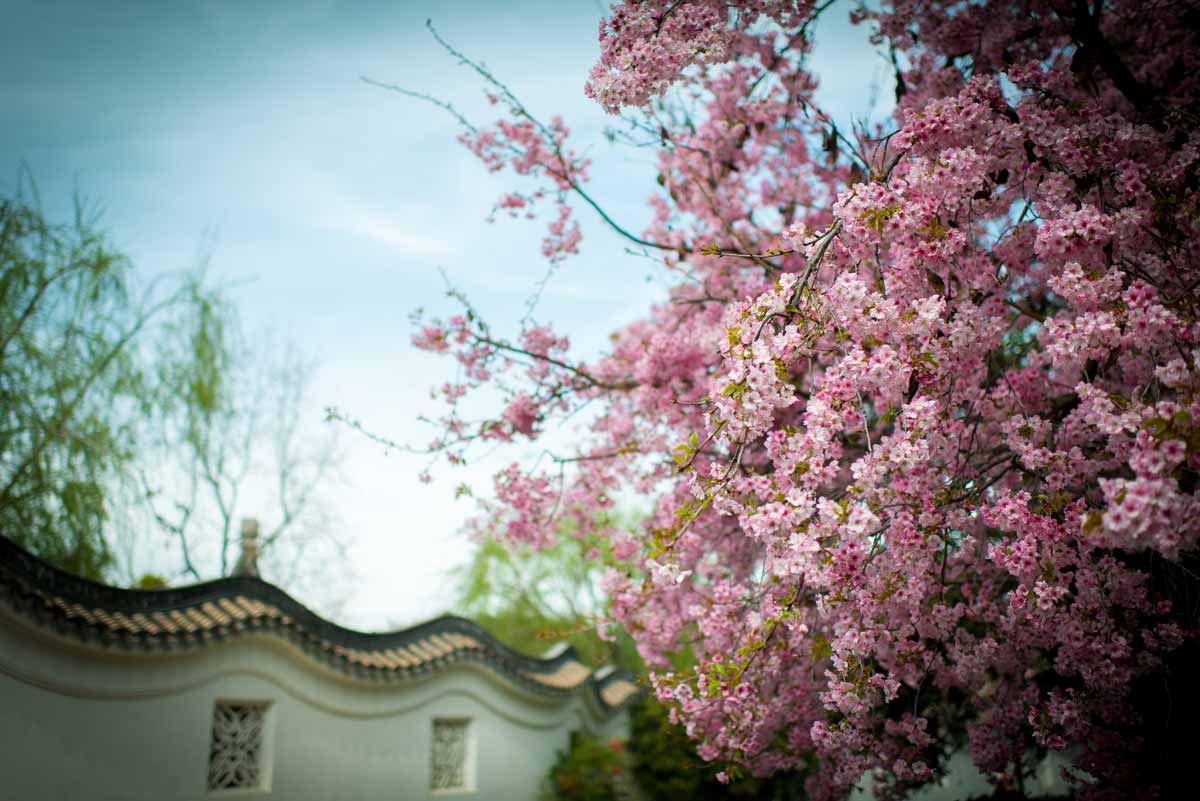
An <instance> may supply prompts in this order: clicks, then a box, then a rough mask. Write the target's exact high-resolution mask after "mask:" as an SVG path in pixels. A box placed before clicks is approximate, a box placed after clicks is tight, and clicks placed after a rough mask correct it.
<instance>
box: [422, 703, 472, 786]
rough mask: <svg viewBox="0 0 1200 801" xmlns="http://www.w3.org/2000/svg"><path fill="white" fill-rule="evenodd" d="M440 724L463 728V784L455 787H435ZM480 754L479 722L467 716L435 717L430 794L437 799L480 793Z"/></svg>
mask: <svg viewBox="0 0 1200 801" xmlns="http://www.w3.org/2000/svg"><path fill="white" fill-rule="evenodd" d="M439 724H450V725H460V726H462V727H463V729H464V732H463V759H462V780H463V783H462V784H460V785H456V786H454V787H435V786H434V784H433V782H434V770H433V764H434V759H435V758H436V753H435V749H436V747H437V741H436V734H435V733H436V731H437V728H438V725H439ZM478 754H479V735H478V722H477V721H476V720H475V719H474V718H472V717H470V716H467V715H435V716H433V717H432V718H430V721H429V783H428V787H429V794H430V795H432V796H437V797H444V796H454V795H471V794H474V793H476V792H477V791H478V787H477V784H476V777H477V766H478V761H479V760H478Z"/></svg>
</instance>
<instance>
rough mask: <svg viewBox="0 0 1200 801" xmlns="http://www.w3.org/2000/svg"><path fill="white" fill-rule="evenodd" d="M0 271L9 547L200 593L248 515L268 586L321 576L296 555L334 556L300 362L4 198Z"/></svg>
mask: <svg viewBox="0 0 1200 801" xmlns="http://www.w3.org/2000/svg"><path fill="white" fill-rule="evenodd" d="M0 265H2V270H0V415H2V416H3V418H2V419H3V423H2V426H0V531H2V532H3V534H4V536H8V537H10V538H12V539H14V540H15V541H16V542H18V543H19V544H21V545H22V546H24V547H27V548H29V549H30V550H31V551H33V552H34V553H36V554H38V555H39V556H41V557H43V558H45V559H47V560H49V561H51V562H52V563H54V564H56V565H58V566H60V567H62V568H64V569H67V570H70V571H72V572H75V573H77V574H80V575H83V576H86V577H88V578H92V579H97V580H107V581H127V582H134V581H135V580H136V579H137V577H138V576H139V575H142V574H143V573H145V572H146V571H148V570H149V571H153V572H151V573H147V574H146V575H144V576H142V578H143V579H145V580H146V581H149V582H150V583H154V582H156V581H157V582H161V581H163V580H168V581H169V580H175V579H176V578H178V577H179V576H181V575H184V576H187V577H188V578H189V579H190V580H198V579H201V578H212V577H215V576H219V575H225V574H226V573H228V571H229V569H231V567H232V563H233V561H232V560H233V558H234V557H235V556H236V554H235V553H234V550H235V548H236V542H233V535H232V532H233V530H234V528H235V522H236V516H239V515H244V516H259V517H262V518H263V522H264V525H265V528H264V531H263V536H262V538H261V543H260V547H261V550H262V552H263V560H264V562H265V568H264V572H265V573H266V574H267V575H268V576H270V577H271V578H273V579H274V580H275V581H277V582H280V583H283V584H287V585H294V584H295V583H297V582H300V581H301V579H302V578H303V575H304V574H305V573H309V574H311V573H313V572H316V571H317V570H322V571H325V572H326V573H328V570H329V569H330V567H331V566H330V565H322V566H316V565H313V564H311V562H310V561H308V560H306V559H305V558H304V557H305V554H306V553H307V552H308V551H310V550H312V549H314V548H315V547H320V548H325V549H326V550H325V552H324V555H325V556H329V554H331V553H335V554H336V550H337V547H338V546H337V541H336V539H335V538H332V537H330V534H329V532H330V529H329V525H328V522H329V521H328V519H327V518H326V517H325V513H326V511H327V510H326V509H325V507H324V506H323V504H322V500H321V498H322V492H323V490H324V488H325V485H326V484H327V482H329V481H331V480H333V479H334V478H335V474H336V466H337V463H336V452H335V448H334V442H333V432H327V434H328V436H327V437H325V438H320V439H314V438H313V437H312V436H311V435H310V433H309V432H308V430H307V429H306V428H305V426H304V425H303V422H302V418H301V415H302V414H303V413H304V411H305V406H304V405H303V402H304V392H305V389H306V387H307V382H308V377H309V375H310V373H311V369H312V368H311V365H310V364H308V363H307V362H306V361H305V360H304V358H303V357H302V356H301V355H300V354H298V353H297V352H296V351H295V350H294V349H284V350H281V351H278V352H277V351H276V349H273V348H271V347H270V345H269V342H268V341H266V340H263V341H262V342H261V343H259V344H256V345H255V346H253V347H252V346H250V345H248V344H247V341H246V338H245V337H244V336H243V334H242V332H241V328H240V325H239V324H238V320H237V315H236V309H235V308H234V307H233V305H232V304H231V303H230V302H229V301H228V300H227V299H226V298H225V297H224V296H223V295H222V294H221V293H220V292H219V291H217V290H215V289H211V288H209V287H206V286H205V285H204V283H203V280H202V276H201V275H200V274H198V273H191V274H187V273H181V274H178V275H173V276H171V275H167V276H160V277H158V278H156V279H154V280H151V281H149V282H146V281H144V280H142V279H141V276H140V274H139V273H138V272H137V271H135V270H134V268H133V266H132V265H131V264H130V263H129V261H128V260H127V259H126V258H125V257H124V256H122V255H121V254H120V253H118V252H116V251H115V250H113V249H112V248H111V247H110V245H109V244H108V240H107V238H106V236H105V235H104V233H103V232H102V231H101V230H100V229H99V226H98V218H97V215H95V214H94V213H91V212H89V210H88V209H87V208H86V207H85V206H84V205H83V204H82V203H76V206H75V217H74V219H73V220H72V221H71V222H70V223H68V224H63V225H58V224H53V223H50V222H48V221H47V220H46V218H45V216H44V215H43V214H42V213H41V211H40V210H39V208H38V207H37V205H36V202H35V201H33V200H31V199H29V198H27V197H25V196H24V195H22V194H20V193H18V194H16V195H15V196H12V197H6V198H3V200H2V201H0ZM314 417H315V413H314ZM248 492H249V493H251V498H252V501H251V502H252V503H253V504H254V506H252V507H249V508H246V507H244V506H239V502H243V503H244V502H245V498H246V494H247V493H248ZM262 498H271V499H273V500H272V502H271V506H270V507H268V506H267V505H266V504H265V503H263V502H262V500H261V499H262ZM163 534H167V535H168V536H169V544H170V550H169V551H166V554H167V555H165V556H164V555H163V554H164V551H163V548H162V547H161V546H162V543H163V536H162V535H163ZM331 548H332V550H330V549H331ZM201 559H207V560H208V561H207V562H205V561H201ZM336 564H337V562H336V560H334V562H333V565H332V566H333V567H335V568H336ZM334 572H335V573H336V570H335V571H334ZM155 574H160V575H155ZM146 581H143V582H141V583H143V584H145V583H146Z"/></svg>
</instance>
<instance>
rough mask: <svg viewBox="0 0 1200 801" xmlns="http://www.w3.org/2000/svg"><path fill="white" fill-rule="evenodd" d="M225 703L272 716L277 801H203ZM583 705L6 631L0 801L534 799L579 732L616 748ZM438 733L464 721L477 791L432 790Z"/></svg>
mask: <svg viewBox="0 0 1200 801" xmlns="http://www.w3.org/2000/svg"><path fill="white" fill-rule="evenodd" d="M217 699H226V700H253V701H270V702H272V704H273V706H272V708H271V710H270V713H269V715H270V722H269V731H268V754H267V756H268V759H269V760H270V764H271V766H272V767H271V787H270V791H269V792H261V793H242V794H239V795H236V796H234V795H231V794H226V795H224V796H220V795H210V794H209V793H208V791H207V771H208V747H209V739H210V731H211V726H212V710H213V704H214V702H215V701H216V700H217ZM598 712H599V710H598V709H597V708H596V707H595V706H594V704H593V703H591V702H590V701H589V699H588V698H587V697H586V696H583V697H573V698H570V699H566V700H562V699H559V700H547V699H545V698H544V697H542V696H538V695H534V694H531V693H527V692H524V691H521V690H518V689H516V688H512V687H511V686H508V685H506V684H504V683H502V682H501V681H499V680H498V679H496V677H494V676H493V675H492V674H491V673H490V672H489V671H487V669H485V668H483V667H481V666H476V665H463V666H457V667H454V668H451V669H450V670H448V671H446V672H444V673H442V674H439V675H437V676H435V677H433V678H431V679H429V680H425V681H422V682H417V683H413V684H406V685H399V686H393V687H383V686H376V685H366V684H362V683H356V682H354V681H351V680H348V679H347V678H346V677H344V676H342V675H341V674H339V673H335V672H333V671H330V670H327V669H324V668H322V667H320V666H318V665H316V664H315V663H313V662H312V661H311V660H309V659H308V658H307V657H304V656H301V655H300V654H299V653H298V652H297V651H296V650H295V649H294V648H292V647H291V646H288V645H287V644H286V643H282V642H280V641H278V640H276V639H274V638H270V637H256V638H245V639H242V640H239V641H235V642H233V643H229V644H223V645H219V646H215V647H208V648H205V649H202V650H200V651H193V652H187V653H183V654H178V655H140V656H130V655H127V654H124V653H120V652H114V653H99V654H98V653H96V652H94V651H85V650H83V649H82V648H81V647H80V646H77V645H73V644H70V643H68V642H65V641H61V640H58V639H57V638H53V637H48V636H46V635H44V634H42V633H40V632H34V631H31V630H22V629H21V628H18V627H16V626H15V625H14V624H13V621H12V620H11V619H9V620H7V621H6V620H5V619H4V617H3V615H0V800H2V801H54V800H55V799H72V801H73V800H74V799H97V801H109V799H112V801H118V799H119V800H120V801H140V800H141V799H156V800H157V799H180V801H184V800H185V799H211V798H218V797H225V798H234V797H237V798H266V797H271V798H283V799H289V800H291V799H294V801H305V800H306V799H312V800H313V801H318V800H319V801H333V800H334V799H347V800H349V799H355V800H356V801H357V800H358V799H362V800H364V801H365V800H366V799H389V800H391V799H405V800H406V801H407V800H412V801H420V800H423V799H429V800H430V801H432V799H435V798H436V799H439V800H441V799H453V798H478V799H485V800H486V801H531V799H536V797H537V795H538V791H539V788H540V786H541V782H542V779H543V777H544V776H545V774H546V772H547V770H548V769H549V766H550V765H551V764H552V763H553V761H554V758H555V753H556V751H558V750H560V749H563V748H565V747H566V745H567V742H568V738H569V733H570V732H571V731H572V730H577V729H585V730H589V731H593V732H595V733H597V734H600V735H601V736H605V737H610V736H623V735H624V734H625V733H626V731H627V719H626V716H625V715H624V714H621V715H617V716H615V717H614V718H612V719H609V720H607V721H606V720H603V719H602V717H601V716H600V715H599V714H598ZM435 717H446V718H469V719H471V720H472V721H473V723H472V726H473V736H474V740H475V744H476V748H477V751H476V764H475V771H476V773H475V790H474V792H472V793H466V794H463V793H447V792H441V793H437V794H436V795H435V794H434V793H432V792H431V791H430V790H429V773H430V739H431V734H432V721H433V719H434V718H435Z"/></svg>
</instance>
